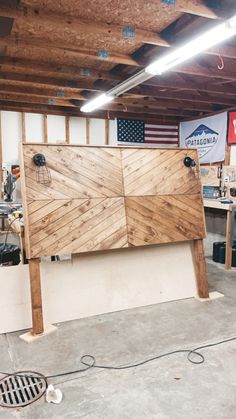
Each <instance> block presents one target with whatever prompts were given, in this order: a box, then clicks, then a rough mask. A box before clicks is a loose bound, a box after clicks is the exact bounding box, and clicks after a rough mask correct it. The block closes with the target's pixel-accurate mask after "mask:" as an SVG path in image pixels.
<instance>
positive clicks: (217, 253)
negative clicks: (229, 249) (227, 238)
mask: <svg viewBox="0 0 236 419" xmlns="http://www.w3.org/2000/svg"><path fill="white" fill-rule="evenodd" d="M222 246H225V242H214V243H213V257H212V259H213V260H214V262H220V248H221V247H222ZM221 254H222V251H221ZM221 263H223V262H221Z"/></svg>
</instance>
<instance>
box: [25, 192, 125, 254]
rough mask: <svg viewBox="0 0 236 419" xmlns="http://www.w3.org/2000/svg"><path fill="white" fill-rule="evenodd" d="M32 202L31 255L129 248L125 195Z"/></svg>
mask: <svg viewBox="0 0 236 419" xmlns="http://www.w3.org/2000/svg"><path fill="white" fill-rule="evenodd" d="M37 202H38V204H39V208H38V209H36V210H35V206H34V202H33V203H31V204H29V225H30V246H31V257H39V256H50V255H58V254H63V253H64V254H70V253H80V252H81V253H82V252H89V251H94V250H102V249H104V248H105V249H114V248H120V247H127V246H128V244H127V227H126V218H125V209H124V198H92V199H72V200H52V201H46V200H43V201H37Z"/></svg>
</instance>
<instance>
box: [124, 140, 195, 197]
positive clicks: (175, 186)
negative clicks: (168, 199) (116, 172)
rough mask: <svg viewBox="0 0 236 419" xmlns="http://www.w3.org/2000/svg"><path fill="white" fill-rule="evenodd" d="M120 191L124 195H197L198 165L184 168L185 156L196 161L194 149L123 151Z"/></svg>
mask: <svg viewBox="0 0 236 419" xmlns="http://www.w3.org/2000/svg"><path fill="white" fill-rule="evenodd" d="M121 155H122V164H123V170H124V190H125V195H127V196H146V195H165V194H167V195H171V194H196V193H200V191H201V185H200V177H199V169H198V165H197V166H196V167H195V168H194V170H192V169H189V168H187V167H185V166H184V164H183V160H184V158H185V157H186V156H190V157H192V158H193V159H194V160H195V161H197V160H198V156H197V151H196V150H180V149H177V150H175V149H150V148H146V149H137V148H136V149H123V150H122V152H121Z"/></svg>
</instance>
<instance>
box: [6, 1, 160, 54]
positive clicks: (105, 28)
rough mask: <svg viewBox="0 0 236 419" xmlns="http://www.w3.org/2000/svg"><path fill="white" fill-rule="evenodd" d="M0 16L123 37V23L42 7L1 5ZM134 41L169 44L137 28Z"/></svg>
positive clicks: (154, 34) (155, 34) (100, 34)
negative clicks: (82, 16)
mask: <svg viewBox="0 0 236 419" xmlns="http://www.w3.org/2000/svg"><path fill="white" fill-rule="evenodd" d="M0 16H4V17H10V18H14V19H20V20H23V21H24V22H27V23H31V24H32V25H37V24H39V25H40V26H42V25H46V26H47V27H48V26H50V25H51V26H52V25H53V27H54V28H55V27H56V28H57V30H58V31H59V32H60V31H61V28H62V27H63V30H65V31H66V30H69V31H75V32H81V33H85V34H88V35H89V34H97V36H100V37H101V36H102V35H103V36H104V35H106V36H109V37H112V38H115V39H118V40H119V39H123V38H124V37H123V29H124V27H123V26H122V25H117V24H114V23H109V22H94V21H90V20H85V19H82V18H78V17H72V16H66V15H61V14H56V13H49V12H45V11H44V10H42V9H38V8H37V9H36V8H31V7H25V6H21V5H19V6H18V7H17V8H16V9H13V8H11V7H7V6H5V7H4V6H1V7H0ZM134 41H135V42H137V43H140V42H142V43H144V44H152V45H160V46H165V47H167V46H168V43H167V41H165V40H164V39H162V38H161V36H160V35H159V34H158V33H155V32H153V31H149V30H143V29H138V28H135V37H134Z"/></svg>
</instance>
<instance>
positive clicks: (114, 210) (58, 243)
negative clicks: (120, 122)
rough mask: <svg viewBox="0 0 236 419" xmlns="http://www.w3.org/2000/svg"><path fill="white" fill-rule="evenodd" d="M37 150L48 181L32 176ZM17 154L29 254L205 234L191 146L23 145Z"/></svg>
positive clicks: (61, 252)
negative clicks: (43, 160) (19, 155)
mask: <svg viewBox="0 0 236 419" xmlns="http://www.w3.org/2000/svg"><path fill="white" fill-rule="evenodd" d="M37 153H42V154H43V155H44V156H45V157H46V162H47V168H48V170H49V172H50V175H51V184H50V185H43V184H41V183H39V182H38V181H37V180H36V170H37V167H36V166H35V164H34V162H33V160H32V158H33V156H34V155H35V154H37ZM186 156H190V157H191V158H193V159H194V160H195V161H196V162H197V165H196V167H195V168H188V167H185V165H184V164H183V159H184V157H186ZM22 159H23V161H22V182H23V185H22V186H23V187H22V194H23V200H24V217H25V232H26V254H27V257H28V258H38V257H41V256H49V255H60V254H69V253H80V252H89V251H97V250H105V249H116V248H124V247H133V246H143V245H152V244H159V243H170V242H178V241H184V240H195V239H202V238H203V237H204V236H205V223H204V214H203V204H202V197H201V183H200V177H199V163H198V156H197V151H196V150H185V149H163V148H153V147H151V148H135V147H111V146H110V147H109V146H104V147H103V146H101V147H95V146H72V145H60V146H59V145H44V144H24V145H22Z"/></svg>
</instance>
